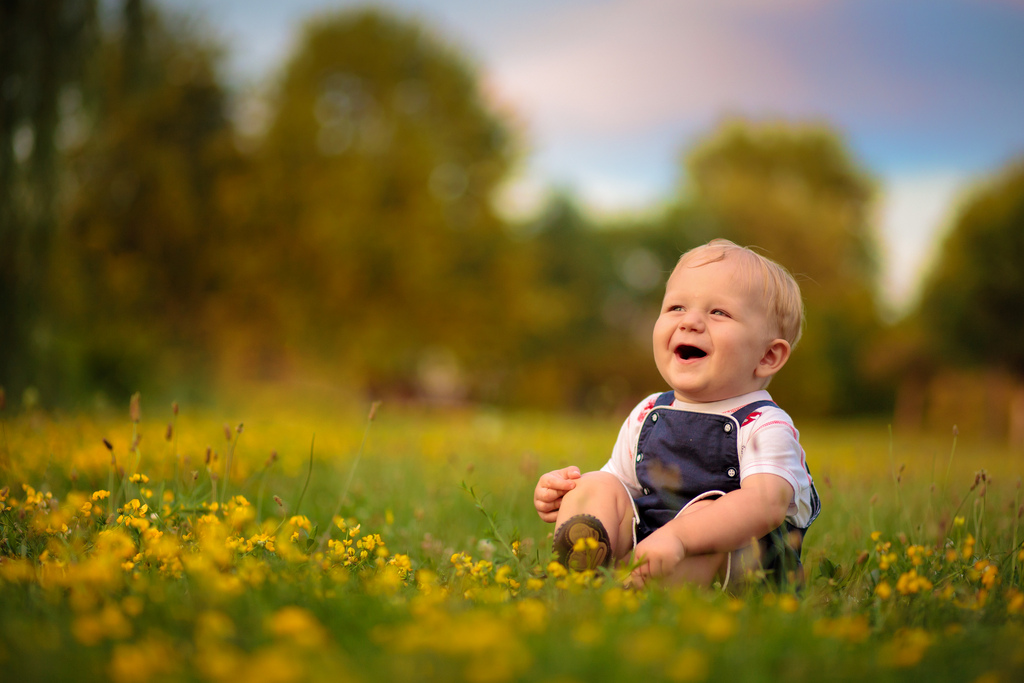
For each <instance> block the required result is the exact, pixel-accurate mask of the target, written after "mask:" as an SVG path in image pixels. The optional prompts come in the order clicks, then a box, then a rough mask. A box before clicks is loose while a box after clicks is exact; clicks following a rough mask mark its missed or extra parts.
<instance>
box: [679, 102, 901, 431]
mask: <svg viewBox="0 0 1024 683" xmlns="http://www.w3.org/2000/svg"><path fill="white" fill-rule="evenodd" d="M687 168H688V170H689V177H688V181H689V186H688V187H687V188H686V194H684V200H686V201H689V202H690V203H691V208H692V209H693V211H694V216H695V218H694V219H693V222H692V223H691V225H690V228H691V232H692V234H694V235H695V236H699V237H700V238H701V241H704V239H709V238H711V237H716V236H717V237H725V238H728V239H731V240H733V241H735V242H737V243H739V244H743V245H748V246H755V247H757V248H758V249H760V250H761V251H762V252H763V253H764V254H765V255H767V256H768V257H770V258H773V259H775V260H776V261H778V262H780V263H782V264H783V265H784V266H786V267H787V268H788V269H789V270H790V271H791V272H792V273H793V274H794V276H795V277H796V278H797V280H798V281H799V282H800V284H801V289H802V291H803V296H804V302H805V308H806V315H807V320H808V328H807V330H806V332H805V335H804V338H803V339H802V341H801V342H800V345H799V348H798V350H797V352H796V353H794V354H793V356H792V358H791V360H790V362H789V365H788V366H787V368H786V370H785V372H783V373H780V375H779V376H778V377H777V378H776V379H775V380H774V381H773V383H772V392H773V394H775V395H776V396H777V398H779V399H780V400H782V401H784V402H785V404H786V405H787V406H788V407H790V408H791V409H792V410H799V411H800V412H804V413H830V412H839V413H847V412H855V411H863V410H865V409H872V408H874V409H877V408H879V407H881V406H880V405H878V404H879V403H880V401H881V400H882V399H881V397H880V396H879V394H877V393H875V390H874V389H873V387H872V386H870V384H869V383H868V381H867V380H866V379H865V374H864V372H863V354H864V353H865V351H866V349H867V348H868V346H869V345H868V341H869V340H870V338H871V337H872V336H873V335H874V334H875V333H876V332H877V330H878V329H879V316H878V312H877V308H876V303H875V301H876V297H875V294H876V282H877V260H876V253H877V250H876V246H875V242H874V235H873V233H872V231H871V227H870V222H869V212H870V206H871V196H872V182H871V180H870V179H869V178H868V177H867V175H866V174H865V172H864V171H863V170H861V169H860V168H858V166H857V165H856V164H855V163H854V161H853V160H852V159H851V158H850V155H849V154H848V152H847V151H846V149H845V148H844V146H843V144H842V142H841V140H840V139H839V137H838V136H837V135H836V134H835V133H834V132H833V131H831V130H829V129H827V128H824V127H817V126H799V125H792V124H775V123H772V124H755V123H749V122H742V121H732V122H728V123H725V124H723V125H722V126H720V127H719V128H718V129H717V130H715V131H714V132H713V134H712V135H710V136H709V137H708V139H707V140H706V141H704V142H703V143H702V144H700V145H699V146H698V147H697V149H696V150H695V151H694V152H693V153H692V155H691V156H690V157H689V159H688V162H687Z"/></svg>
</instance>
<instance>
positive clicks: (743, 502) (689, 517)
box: [633, 474, 793, 584]
mask: <svg viewBox="0 0 1024 683" xmlns="http://www.w3.org/2000/svg"><path fill="white" fill-rule="evenodd" d="M792 500H793V487H792V485H791V484H790V483H789V482H788V481H786V480H785V479H783V478H782V477H778V476H775V475H774V474H752V475H750V476H748V477H746V478H745V479H744V480H743V484H742V486H741V488H739V489H737V490H735V491H732V492H730V493H727V494H726V495H724V496H722V497H721V498H718V499H716V500H713V501H711V502H709V503H706V504H704V505H702V506H701V507H699V508H696V509H694V510H693V511H692V512H689V513H687V514H681V515H679V516H678V517H676V518H675V519H673V520H672V521H670V522H669V523H668V524H666V525H665V526H663V527H662V528H660V529H658V530H657V531H655V532H654V533H653V534H651V535H650V536H649V537H647V538H646V539H644V541H642V542H641V543H640V544H638V545H637V548H636V556H637V558H638V559H640V560H641V561H642V562H643V564H641V565H640V566H639V567H637V569H636V570H635V571H634V572H633V578H634V582H636V583H639V584H642V583H643V581H644V579H645V578H647V577H650V576H666V575H669V574H672V573H674V572H675V571H676V569H677V568H678V567H679V566H680V564H681V563H682V562H683V559H684V558H694V557H696V556H700V555H709V554H714V553H728V552H732V551H734V550H738V549H740V548H743V547H745V546H747V545H749V544H750V543H751V542H752V541H753V542H756V541H757V539H759V538H761V537H762V536H764V535H765V534H767V533H769V532H770V531H772V530H773V529H776V528H778V527H779V526H781V525H782V523H783V522H784V521H785V520H786V512H787V510H788V509H789V504H790V502H791V501H792Z"/></svg>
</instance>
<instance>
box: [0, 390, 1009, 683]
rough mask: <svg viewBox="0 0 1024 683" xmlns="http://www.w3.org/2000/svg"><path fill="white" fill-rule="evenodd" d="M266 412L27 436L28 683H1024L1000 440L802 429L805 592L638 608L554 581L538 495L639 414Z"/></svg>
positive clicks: (679, 594) (7, 580)
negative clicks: (538, 487) (814, 499)
mask: <svg viewBox="0 0 1024 683" xmlns="http://www.w3.org/2000/svg"><path fill="white" fill-rule="evenodd" d="M280 403H282V404H283V403H284V401H281V402H280ZM267 405H268V404H265V403H260V402H258V401H253V403H252V404H251V405H248V406H246V405H241V406H240V407H232V408H228V409H225V410H224V411H223V412H222V413H221V414H214V413H213V411H205V412H202V413H200V414H193V413H192V412H191V411H190V410H189V407H188V406H183V407H182V410H181V413H180V414H179V415H177V416H174V415H172V413H171V410H170V407H169V406H168V408H167V410H166V411H165V415H164V416H163V418H160V419H152V418H151V416H150V410H151V407H149V406H145V405H144V406H143V408H144V415H146V416H147V419H146V420H143V421H142V422H140V423H138V424H134V423H132V422H131V421H130V420H128V419H127V417H125V418H122V417H120V416H109V415H108V416H88V415H57V416H53V415H44V414H40V413H37V414H29V415H19V416H6V417H5V418H3V419H2V422H0V428H2V431H0V487H7V489H8V490H7V493H6V495H5V496H4V497H5V502H4V503H2V505H3V506H4V507H7V508H9V509H7V510H5V511H4V512H3V513H0V667H3V670H4V671H5V674H6V676H9V679H10V680H21V679H28V680H51V679H54V680H56V679H60V680H110V679H113V680H115V681H122V680H123V681H129V680H130V681H146V680H153V681H164V680H167V681H192V680H200V681H221V680H223V681H246V682H249V681H298V680H321V679H322V680H331V681H337V680H362V681H372V680H437V679H447V680H467V681H477V682H486V681H510V680H530V681H535V680H536V681H573V680H577V681H589V680H624V679H635V678H645V679H650V680H667V681H700V680H712V679H721V680H741V681H762V680H763V681H776V680H783V679H785V680H795V681H801V680H807V681H811V680H814V681H817V680H821V679H822V678H824V679H827V680H840V681H843V680H849V681H861V680H864V679H866V678H871V679H875V680H879V681H887V680H908V679H909V680H916V679H922V680H925V679H927V680H938V681H947V680H948V681H975V680H981V681H1000V680H1001V681H1012V680H1020V678H1021V676H1022V675H1024V655H1022V654H1021V652H1022V651H1024V648H1022V647H1021V646H1022V645H1024V628H1022V626H1024V594H1022V593H1021V557H1020V549H1021V540H1022V538H1024V533H1020V531H1019V529H1018V510H1019V508H1020V504H1021V498H1020V489H1019V475H1020V469H1021V467H1020V464H1019V463H1020V453H1019V452H1012V451H1009V450H1007V449H1005V448H1002V447H1000V446H999V445H998V444H994V443H990V442H984V441H981V440H978V439H974V438H972V437H971V435H961V436H959V437H957V438H956V442H955V445H954V438H953V435H952V433H951V432H950V433H949V434H940V435H936V434H910V433H902V432H901V431H899V430H895V431H891V430H890V429H889V427H888V426H887V425H885V424H880V423H861V424H852V423H851V424H821V425H817V424H812V425H804V426H803V429H802V442H803V444H804V447H805V449H806V451H807V454H808V461H809V463H810V466H811V469H812V472H813V473H814V475H815V478H816V482H817V484H818V488H819V492H820V494H821V497H822V503H823V512H822V514H821V516H820V517H819V519H818V521H817V522H816V523H815V524H814V526H813V527H812V528H811V530H810V532H809V534H808V536H807V539H806V542H805V545H804V553H805V554H804V563H805V567H806V569H807V582H806V586H805V587H804V589H803V590H801V591H799V592H796V593H788V592H783V593H776V592H774V591H771V590H767V589H764V588H763V587H754V588H751V589H747V590H745V591H744V592H741V593H738V594H728V593H724V592H722V591H720V590H714V589H711V590H705V589H696V588H690V587H682V588H668V587H654V588H651V589H645V590H643V591H633V590H624V589H623V588H621V586H620V578H621V577H618V576H616V575H615V574H612V573H609V574H601V575H585V574H584V575H577V574H570V575H566V576H562V575H561V574H560V572H558V571H556V570H557V568H552V567H551V566H549V564H548V563H549V561H550V559H551V557H550V552H549V543H550V541H549V537H548V534H549V533H550V531H551V527H550V525H546V524H544V523H542V522H541V521H540V520H539V519H538V518H537V516H536V514H535V513H534V511H533V506H532V491H533V487H534V484H535V482H536V479H537V477H538V476H539V474H540V473H541V472H544V471H547V470H550V469H554V468H556V467H561V466H564V465H567V464H577V465H579V466H580V467H581V468H582V469H584V470H586V469H592V468H597V467H599V466H600V465H601V464H602V463H603V462H604V459H605V458H606V457H607V453H608V451H609V450H610V448H611V444H612V442H613V440H614V438H615V435H616V433H617V431H618V427H619V424H618V419H617V418H611V419H596V418H572V417H566V416H554V415H537V414H501V413H496V412H490V411H483V410H459V411H426V410H422V409H420V410H417V409H412V408H407V407H403V406H392V405H385V406H383V407H382V408H381V409H380V410H379V411H378V413H377V415H376V419H375V420H374V421H373V422H372V423H367V421H366V408H368V406H367V407H360V408H358V409H352V408H345V407H341V408H338V409H335V410H331V411H328V410H325V409H323V408H320V407H308V406H297V405H294V404H293V403H289V404H288V406H287V407H286V408H280V407H277V406H272V404H270V405H271V407H266V406H267ZM153 412H158V411H155V410H154V411H153ZM168 423H173V429H172V430H171V433H170V439H167V438H165V437H166V436H167V434H168V431H167V424H168ZM240 423H243V424H244V429H243V430H242V431H241V432H239V429H238V425H239V424H240ZM137 434H138V435H141V440H140V441H139V442H138V444H137V448H134V449H133V448H132V444H133V442H134V441H135V436H136V435H137ZM104 438H106V439H108V441H109V442H110V443H111V445H112V446H113V450H112V451H108V449H107V448H106V447H105V446H104V444H103V439H104ZM208 448H209V451H210V462H209V463H207V462H206V453H207V449H208ZM272 451H274V452H276V454H277V455H276V458H272V457H271V452H272ZM229 453H230V454H231V455H230V460H231V471H232V476H231V477H230V478H229V479H227V480H226V478H225V475H224V472H225V469H226V467H227V462H228V460H229ZM311 455H312V457H311ZM112 457H113V459H114V461H115V462H116V464H117V467H116V468H112V467H111V458H112ZM121 468H123V472H122V471H121ZM981 470H984V475H983V476H982V475H981V474H979V472H980V471H981ZM135 473H139V474H145V475H146V476H147V477H148V479H149V481H148V482H144V481H139V482H133V481H131V475H132V474H135ZM976 480H977V482H978V483H977V484H976V485H975V481H976ZM23 485H26V486H29V487H31V490H30V491H27V490H25V489H24V488H23ZM99 490H105V491H110V497H109V498H106V499H104V498H102V497H101V498H98V499H97V500H95V501H94V500H92V495H93V492H95V491H99ZM33 492H34V493H35V496H34V497H33V496H32V495H30V494H31V493H33ZM47 494H49V497H48V496H47ZM239 495H240V496H244V499H245V500H244V501H243V500H241V499H238V498H236V496H239ZM275 497H276V498H277V499H279V500H280V503H279V502H277V500H275ZM133 499H134V500H138V501H139V503H137V504H136V506H135V507H133V506H132V505H130V504H129V503H130V501H131V500H133ZM86 503H89V504H90V505H91V506H92V509H91V510H90V511H89V512H88V513H84V512H82V509H83V506H85V504H86ZM213 503H217V506H216V507H214V506H213ZM142 505H148V508H147V509H146V511H145V513H142V512H141V509H142V508H141V506H142ZM118 508H119V509H118ZM336 511H340V516H341V518H342V520H341V521H342V524H343V525H344V526H345V529H341V528H339V526H338V525H336V524H332V515H333V514H334V513H335V512H336ZM119 518H120V520H119ZM356 524H358V525H359V530H358V531H357V532H354V533H353V534H352V535H350V534H349V533H348V531H349V530H350V529H353V528H354V526H355V525H356ZM346 539H347V540H348V541H349V543H350V545H351V547H352V548H353V551H354V552H355V553H356V554H355V555H346V554H345V549H344V541H345V540H346ZM328 541H331V543H330V544H328ZM381 542H382V543H383V544H384V545H385V546H386V548H387V551H386V553H384V552H379V551H378V548H379V543H381ZM364 548H369V550H368V552H367V557H366V558H363V559H360V558H359V556H358V552H359V551H360V550H362V549H364ZM513 548H514V549H515V550H513ZM338 549H340V550H338ZM968 549H970V550H971V553H970V555H969V556H967V553H966V551H967V550H968ZM453 556H454V557H453ZM346 557H350V558H352V559H350V560H349V561H348V562H347V563H346V561H345V558H346Z"/></svg>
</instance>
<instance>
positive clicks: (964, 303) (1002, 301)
mask: <svg viewBox="0 0 1024 683" xmlns="http://www.w3.org/2000/svg"><path fill="white" fill-rule="evenodd" d="M1021 264H1024V160H1018V161H1017V162H1016V163H1013V164H1011V165H1009V166H1008V167H1007V168H1005V169H1003V171H1002V172H1000V173H999V174H998V175H996V176H995V177H994V178H993V179H992V180H991V181H990V182H989V183H988V184H987V185H986V186H984V187H982V188H979V189H978V190H977V192H976V193H975V195H974V196H973V198H972V199H971V200H970V201H969V202H968V203H967V204H966V205H965V206H964V208H963V209H962V211H961V212H960V214H959V216H958V217H957V219H956V221H955V223H954V225H953V228H952V231H951V232H950V233H949V236H948V237H947V238H946V239H945V241H944V242H943V244H942V246H941V248H940V252H939V257H938V260H937V262H936V264H935V267H934V269H933V270H932V272H931V274H930V275H929V277H928V278H927V281H926V284H925V286H924V288H923V293H922V298H921V304H920V309H921V314H922V316H923V317H924V319H925V320H926V321H927V322H926V324H927V326H928V327H929V328H930V330H931V332H932V338H933V339H935V340H936V341H937V342H938V343H939V348H940V349H941V350H942V351H943V352H944V354H943V355H944V356H945V357H947V358H955V359H956V360H957V362H962V361H969V362H973V363H976V364H978V363H980V364H988V365H996V366H999V367H1002V368H1004V369H1006V370H1008V371H1010V372H1013V373H1014V374H1016V375H1018V376H1020V377H1024V318H1022V317H1021V316H1020V315H1019V313H1020V311H1022V310H1024V268H1022V267H1021Z"/></svg>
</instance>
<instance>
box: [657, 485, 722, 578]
mask: <svg viewBox="0 0 1024 683" xmlns="http://www.w3.org/2000/svg"><path fill="white" fill-rule="evenodd" d="M714 502H715V501H714V500H699V501H697V502H696V503H693V504H691V505H689V506H688V507H686V508H685V509H683V511H682V512H680V513H679V515H680V516H682V515H688V514H690V513H692V512H695V511H697V510H699V509H701V508H702V507H704V506H705V505H713V504H714ZM655 533H657V532H655ZM728 557H729V553H711V554H708V555H688V556H686V557H684V558H683V560H682V562H680V563H679V565H678V566H677V567H676V570H675V571H674V572H673V573H672V576H671V578H670V580H671V581H673V582H675V581H685V582H688V583H695V584H698V585H701V586H710V585H711V582H712V581H714V580H715V577H716V576H718V575H719V574H722V573H724V571H725V568H726V566H727V560H728Z"/></svg>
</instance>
